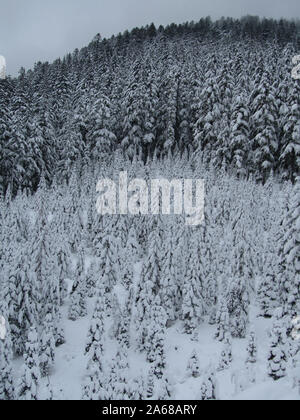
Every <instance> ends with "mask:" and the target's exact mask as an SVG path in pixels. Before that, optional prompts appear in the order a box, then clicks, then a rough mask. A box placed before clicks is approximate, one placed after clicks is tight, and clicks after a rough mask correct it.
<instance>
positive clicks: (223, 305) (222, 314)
mask: <svg viewBox="0 0 300 420" xmlns="http://www.w3.org/2000/svg"><path fill="white" fill-rule="evenodd" d="M216 324H217V332H216V335H215V338H216V339H217V340H218V341H224V340H225V339H226V336H227V334H228V333H229V332H230V319H229V313H228V306H227V302H226V298H225V297H224V296H221V298H220V302H219V305H218V312H217V317H216Z"/></svg>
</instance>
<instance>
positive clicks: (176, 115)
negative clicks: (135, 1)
mask: <svg viewBox="0 0 300 420" xmlns="http://www.w3.org/2000/svg"><path fill="white" fill-rule="evenodd" d="M299 51H300V49H299V23H295V22H292V21H284V20H281V21H278V22H277V21H273V20H267V19H264V20H260V19H259V18H255V17H245V18H242V19H241V20H233V19H221V20H219V21H217V22H215V23H213V22H212V21H211V20H210V19H209V18H207V19H201V20H200V21H199V22H198V23H193V22H192V23H187V24H184V25H170V26H168V27H166V28H163V27H160V28H155V26H154V25H151V26H148V27H145V28H141V29H134V30H132V31H131V32H130V33H129V32H125V33H124V34H122V35H121V34H120V35H118V36H114V37H112V38H110V39H103V40H102V39H101V36H100V35H97V36H96V37H95V38H94V40H93V41H92V42H91V43H90V45H89V46H88V47H86V48H83V49H81V50H80V51H79V50H75V51H74V52H73V53H72V54H68V55H67V56H66V57H64V58H63V59H58V60H56V61H55V62H54V63H53V64H49V63H37V64H36V65H35V67H34V69H33V70H30V71H28V72H25V70H24V69H22V70H21V71H20V75H19V77H18V78H17V79H10V78H8V79H6V80H0V177H1V179H0V183H1V188H2V190H3V192H5V191H6V189H7V187H8V185H10V187H11V191H12V192H13V194H15V193H16V192H17V190H18V189H19V188H21V189H26V190H29V191H32V190H36V188H37V186H38V184H39V181H40V178H41V176H42V175H43V176H44V177H45V179H46V181H47V182H48V183H51V182H52V180H53V177H54V175H56V177H58V178H59V177H60V178H61V180H65V179H68V178H69V177H70V168H71V167H72V165H73V164H74V163H75V162H76V161H78V160H83V161H84V162H85V163H86V164H87V166H88V165H90V164H91V161H97V160H98V159H99V157H100V156H101V155H102V154H103V153H110V152H112V151H114V150H116V149H120V150H121V151H122V152H123V153H124V155H125V156H127V157H128V158H130V159H132V158H133V156H134V155H137V156H138V157H139V158H140V159H142V160H144V161H146V160H147V158H148V157H152V156H153V155H156V156H157V157H159V158H160V157H164V156H166V155H168V154H182V153H183V152H188V153H189V155H190V156H191V157H193V159H194V161H195V163H196V164H197V162H199V161H200V160H201V162H204V163H205V162H209V163H211V164H213V165H214V166H215V167H216V168H220V167H223V169H225V170H228V171H230V172H231V173H232V174H234V175H237V176H238V177H239V178H244V177H246V178H248V176H249V175H252V176H253V177H254V179H255V180H257V181H263V182H265V181H266V180H267V178H268V177H269V175H270V174H271V173H274V174H275V175H278V176H279V177H280V179H283V180H292V181H294V180H295V176H296V175H297V174H299V156H300V140H299V137H300V134H299V124H300V106H299V102H300V84H299V83H300V82H299V81H296V80H293V79H292V77H291V70H292V67H293V65H292V57H293V56H295V55H296V54H297V52H299Z"/></svg>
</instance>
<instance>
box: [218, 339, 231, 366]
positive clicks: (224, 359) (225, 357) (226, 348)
mask: <svg viewBox="0 0 300 420" xmlns="http://www.w3.org/2000/svg"><path fill="white" fill-rule="evenodd" d="M231 362H232V339H231V336H230V335H229V334H227V335H226V338H225V341H224V343H223V350H222V352H221V357H220V362H219V366H218V370H219V371H222V370H225V369H228V368H229V367H230V365H231Z"/></svg>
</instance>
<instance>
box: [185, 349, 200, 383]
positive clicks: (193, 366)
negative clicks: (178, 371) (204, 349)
mask: <svg viewBox="0 0 300 420" xmlns="http://www.w3.org/2000/svg"><path fill="white" fill-rule="evenodd" d="M187 374H188V376H189V377H190V376H192V377H193V378H198V377H199V376H200V365H199V358H198V355H197V353H196V350H193V353H192V355H191V357H190V358H189V361H188V364H187Z"/></svg>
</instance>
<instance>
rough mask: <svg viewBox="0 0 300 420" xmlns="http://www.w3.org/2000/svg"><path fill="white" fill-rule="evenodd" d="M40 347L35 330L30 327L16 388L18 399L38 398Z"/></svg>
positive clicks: (29, 399)
mask: <svg viewBox="0 0 300 420" xmlns="http://www.w3.org/2000/svg"><path fill="white" fill-rule="evenodd" d="M39 354H40V348H39V339H38V334H37V330H36V328H35V327H31V328H30V330H29V333H28V339H27V342H26V345H25V354H24V365H23V371H22V375H21V379H20V384H19V389H18V399H20V400H27V401H32V400H38V399H39V388H40V377H41V375H40V359H39Z"/></svg>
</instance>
